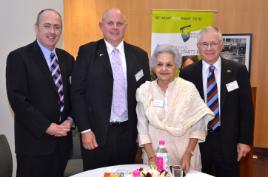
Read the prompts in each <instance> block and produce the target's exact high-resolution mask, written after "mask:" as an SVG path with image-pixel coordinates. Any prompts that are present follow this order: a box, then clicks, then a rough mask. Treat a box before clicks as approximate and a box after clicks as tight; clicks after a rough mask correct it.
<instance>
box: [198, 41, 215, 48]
mask: <svg viewBox="0 0 268 177" xmlns="http://www.w3.org/2000/svg"><path fill="white" fill-rule="evenodd" d="M219 44H220V43H219V42H200V43H198V45H199V46H200V47H202V48H204V49H207V48H209V47H210V48H214V49H215V48H216V47H218V46H219Z"/></svg>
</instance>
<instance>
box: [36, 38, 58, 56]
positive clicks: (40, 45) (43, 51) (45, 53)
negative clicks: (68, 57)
mask: <svg viewBox="0 0 268 177" xmlns="http://www.w3.org/2000/svg"><path fill="white" fill-rule="evenodd" d="M37 44H38V45H39V47H40V49H41V51H42V53H43V55H44V56H45V58H50V54H51V52H54V53H55V54H56V52H55V48H54V49H53V50H52V51H51V50H50V49H48V48H46V47H45V46H43V45H42V44H41V43H40V42H39V41H38V40H37Z"/></svg>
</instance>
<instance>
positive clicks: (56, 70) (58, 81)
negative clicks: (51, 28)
mask: <svg viewBox="0 0 268 177" xmlns="http://www.w3.org/2000/svg"><path fill="white" fill-rule="evenodd" d="M50 59H51V65H50V72H51V75H52V78H53V80H54V83H55V85H56V88H57V92H58V95H59V98H60V101H59V103H60V112H63V109H64V93H63V83H62V77H61V72H60V66H59V61H58V58H57V56H56V55H55V53H54V52H52V53H51V54H50Z"/></svg>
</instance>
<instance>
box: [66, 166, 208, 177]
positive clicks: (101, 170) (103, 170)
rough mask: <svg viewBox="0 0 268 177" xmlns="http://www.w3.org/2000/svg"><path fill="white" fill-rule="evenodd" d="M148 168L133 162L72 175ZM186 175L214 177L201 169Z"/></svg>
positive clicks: (88, 176)
mask: <svg viewBox="0 0 268 177" xmlns="http://www.w3.org/2000/svg"><path fill="white" fill-rule="evenodd" d="M141 167H142V168H148V166H147V165H145V164H131V165H116V166H110V167H103V168H97V169H94V170H88V171H85V172H82V173H79V174H76V175H73V176H71V177H103V176H104V173H105V172H127V171H133V170H136V169H138V168H141ZM186 177H212V176H211V175H208V174H205V173H201V172H199V171H194V170H191V171H189V172H188V173H187V174H186Z"/></svg>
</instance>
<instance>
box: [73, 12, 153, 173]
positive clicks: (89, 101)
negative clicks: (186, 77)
mask: <svg viewBox="0 0 268 177" xmlns="http://www.w3.org/2000/svg"><path fill="white" fill-rule="evenodd" d="M99 26H100V29H101V31H102V32H103V35H104V39H101V40H99V41H96V42H91V43H88V44H85V45H83V46H81V47H80V49H79V52H78V57H77V60H76V62H75V66H74V71H73V74H72V89H71V90H72V91H71V96H72V103H73V106H74V107H73V110H74V115H75V118H76V119H77V121H78V127H79V129H80V131H81V137H82V138H81V139H82V145H83V147H82V156H83V164H84V170H87V169H94V168H98V167H103V166H109V165H116V164H127V163H134V159H135V154H136V149H137V143H136V138H137V117H136V111H135V110H136V100H135V93H136V89H137V88H138V87H139V86H140V85H141V84H142V83H144V82H145V81H146V80H149V79H150V72H149V64H148V56H147V53H146V52H145V51H143V50H142V49H140V48H138V47H136V46H133V45H130V44H128V43H126V42H124V41H123V37H124V34H125V31H126V28H127V22H126V19H125V17H124V15H123V14H122V13H121V11H120V10H119V9H117V8H112V9H108V10H106V11H105V13H104V14H103V16H102V19H101V21H100V23H99ZM115 48H116V49H117V50H118V51H119V55H120V57H118V58H119V60H120V61H119V63H120V65H119V66H120V67H121V69H123V72H122V73H121V75H120V76H121V77H122V78H121V80H123V81H124V82H125V84H124V86H120V89H122V90H123V91H122V93H121V94H122V97H123V98H124V103H123V107H126V109H125V110H124V112H123V113H122V114H117V113H116V111H115V107H116V106H119V105H118V104H117V103H115V95H116V94H117V93H116V92H115V91H114V90H115V89H116V88H115V87H117V86H115V85H116V81H118V80H119V79H120V78H117V77H118V76H115V74H113V73H114V72H115V70H114V69H112V68H113V65H112V63H113V62H114V58H113V56H112V55H113V54H112V53H113V50H114V49H115ZM121 107H122V106H121Z"/></svg>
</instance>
